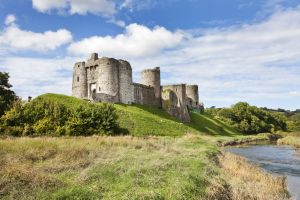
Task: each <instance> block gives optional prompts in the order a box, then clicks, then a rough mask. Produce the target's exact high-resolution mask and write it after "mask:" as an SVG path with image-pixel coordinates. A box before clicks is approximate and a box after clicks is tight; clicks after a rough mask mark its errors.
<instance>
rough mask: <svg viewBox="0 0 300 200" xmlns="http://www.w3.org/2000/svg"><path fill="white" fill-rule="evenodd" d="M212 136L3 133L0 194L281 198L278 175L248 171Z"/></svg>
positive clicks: (282, 191) (283, 194) (236, 199)
mask: <svg viewBox="0 0 300 200" xmlns="http://www.w3.org/2000/svg"><path fill="white" fill-rule="evenodd" d="M216 138H218V137H213V136H207V135H200V134H186V135H184V136H180V137H160V136H148V137H132V136H120V137H111V136H109V137H108V136H94V137H60V138H51V137H42V138H41V137H38V138H26V137H23V138H2V139H0V155H1V157H0V198H3V199H5V198H13V199H29V198H31V199H32V198H38V199H64V198H79V199H80V198H85V199H97V198H98V199H207V200H210V199H211V200H212V199H224V200H226V199H228V200H229V199H232V200H240V199H242V198H239V197H245V198H246V197H247V198H246V199H251V198H252V199H261V198H260V197H261V196H263V195H264V194H265V193H268V191H269V192H270V195H271V194H272V195H275V196H274V197H276V198H271V197H270V198H269V199H274V200H277V197H286V195H287V194H286V189H285V186H286V184H285V182H284V181H283V180H278V179H276V178H275V179H274V180H273V179H272V178H271V175H268V176H267V175H264V174H262V173H261V171H259V170H257V169H256V170H252V171H251V170H249V169H255V167H249V166H251V165H248V164H247V163H246V161H244V160H243V159H240V158H237V157H235V156H232V155H227V154H225V155H222V156H223V157H222V156H221V157H220V156H219V155H220V149H219V147H217V146H216V145H215V142H214V141H215V140H216ZM233 172H234V173H237V174H236V176H233V175H232V173H233ZM243 172H249V174H247V175H245V174H244V173H243ZM258 174H262V175H258ZM259 177H260V178H259ZM266 177H267V178H266ZM233 178H234V179H233ZM263 180H266V182H270V181H272V184H269V185H268V184H265V185H264V188H263V190H262V191H261V193H258V192H256V191H255V190H254V189H255V188H252V187H255V185H257V184H261V183H259V182H261V181H263ZM241 182H243V184H242V183H241ZM251 185H253V186H251ZM252 189H253V191H255V192H251V191H252ZM273 192H275V193H273ZM252 193H253V194H252ZM250 194H251V195H252V196H251V195H250ZM282 199H283V198H282Z"/></svg>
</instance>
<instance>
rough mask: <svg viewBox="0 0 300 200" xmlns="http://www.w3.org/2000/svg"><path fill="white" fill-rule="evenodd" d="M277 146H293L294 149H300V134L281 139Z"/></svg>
mask: <svg viewBox="0 0 300 200" xmlns="http://www.w3.org/2000/svg"><path fill="white" fill-rule="evenodd" d="M277 144H286V145H292V146H294V147H297V148H300V132H295V133H291V134H289V135H288V136H286V137H284V138H282V139H279V140H278V141H277Z"/></svg>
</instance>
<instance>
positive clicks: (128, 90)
mask: <svg viewBox="0 0 300 200" xmlns="http://www.w3.org/2000/svg"><path fill="white" fill-rule="evenodd" d="M119 86H120V88H119V91H120V92H119V95H120V96H119V97H120V102H121V103H124V104H131V103H132V102H133V86H132V68H131V65H130V63H129V62H127V61H125V60H119Z"/></svg>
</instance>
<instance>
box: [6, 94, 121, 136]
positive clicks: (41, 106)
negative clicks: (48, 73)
mask: <svg viewBox="0 0 300 200" xmlns="http://www.w3.org/2000/svg"><path fill="white" fill-rule="evenodd" d="M117 118H118V117H117V114H116V111H115V108H114V107H113V106H112V105H110V104H89V103H86V104H84V105H80V106H77V107H76V106H75V107H69V106H68V107H67V106H66V105H65V104H64V103H62V102H60V101H53V100H51V99H47V98H37V99H35V100H34V101H32V102H30V103H25V104H24V103H22V102H21V101H16V102H15V103H14V104H13V107H12V108H11V110H9V111H8V112H6V113H5V115H3V116H2V117H1V119H0V121H1V124H2V126H1V127H0V131H1V132H2V133H3V134H7V135H13V136H21V135H25V136H29V135H30V136H46V135H47V136H62V135H84V136H86V135H93V134H98V135H99V134H110V135H111V134H114V133H115V132H116V130H117V129H118V123H117Z"/></svg>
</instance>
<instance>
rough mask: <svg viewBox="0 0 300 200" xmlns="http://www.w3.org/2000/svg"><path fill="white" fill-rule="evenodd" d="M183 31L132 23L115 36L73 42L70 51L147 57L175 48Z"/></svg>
mask: <svg viewBox="0 0 300 200" xmlns="http://www.w3.org/2000/svg"><path fill="white" fill-rule="evenodd" d="M183 38H184V35H183V33H181V32H179V31H176V32H171V31H168V30H167V29H165V28H163V27H155V28H154V29H152V30H151V29H149V28H147V27H145V26H142V25H138V24H130V25H128V26H127V27H126V30H125V32H124V33H123V34H119V35H117V36H115V37H111V36H105V37H102V36H93V37H90V38H85V39H83V40H81V41H78V42H74V43H72V44H71V45H70V46H69V48H68V51H69V52H70V53H71V54H75V55H88V54H90V52H101V53H103V54H106V55H110V56H119V57H120V56H121V57H124V58H126V57H127V58H128V57H141V56H143V57H146V56H153V55H155V54H157V53H159V52H160V51H161V50H163V49H167V48H173V47H175V46H176V45H178V44H179V43H180V42H182V40H183Z"/></svg>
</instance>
